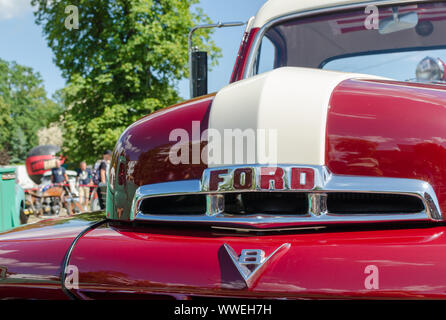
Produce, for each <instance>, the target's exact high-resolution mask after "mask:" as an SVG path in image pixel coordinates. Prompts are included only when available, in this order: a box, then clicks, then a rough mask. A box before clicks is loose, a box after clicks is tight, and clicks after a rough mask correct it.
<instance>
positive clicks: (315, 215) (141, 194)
mask: <svg viewBox="0 0 446 320" xmlns="http://www.w3.org/2000/svg"><path fill="white" fill-rule="evenodd" d="M247 167H248V168H253V169H254V170H255V169H258V168H260V167H266V166H262V165H250V166H230V167H220V168H211V169H206V170H205V171H204V173H203V178H202V180H201V181H200V180H185V181H173V182H164V183H158V184H152V185H145V186H141V187H139V188H138V189H137V191H136V193H135V197H134V200H133V203H132V218H131V220H140V221H156V222H185V223H199V224H211V225H226V226H230V225H231V226H232V225H240V226H247V227H259V228H274V227H282V228H283V227H287V226H295V225H316V224H318V225H321V224H330V223H358V222H387V221H418V220H443V217H442V214H441V210H440V206H439V204H438V200H437V197H436V195H435V192H434V190H433V188H432V187H431V185H430V184H429V183H427V182H425V181H422V180H415V179H403V178H385V177H364V176H339V175H333V174H331V173H330V172H329V171H328V169H327V168H326V167H325V166H298V165H295V166H293V165H284V166H278V167H280V168H283V169H284V170H287V169H290V168H310V167H311V168H313V169H314V172H315V187H314V188H313V189H312V190H289V189H288V190H286V189H285V190H262V189H260V187H259V186H258V183H255V184H254V185H255V186H256V187H255V188H252V189H250V190H235V189H233V188H232V187H231V183H230V182H231V181H232V180H231V178H229V179H228V178H226V179H223V182H222V185H223V190H219V191H209V187H208V186H209V176H210V172H211V171H213V170H221V169H228V172H233V171H231V170H234V169H235V168H247ZM273 167H275V166H273ZM227 176H229V177H232V175H231V174H228V175H227ZM240 192H304V193H307V194H308V198H309V202H310V206H309V207H310V210H309V212H308V213H307V214H304V215H294V216H292V215H283V216H280V215H276V216H272V215H262V214H254V215H244V216H237V215H230V214H225V213H224V197H223V195H224V194H225V193H240ZM330 192H347V193H348V192H354V193H380V194H385V193H388V194H397V195H398V194H399V195H409V196H414V197H418V198H419V199H420V200H421V201H422V202H423V204H424V207H425V210H423V211H421V212H418V213H403V212H402V213H392V214H390V213H389V214H380V213H377V214H334V213H329V212H327V206H326V196H327V193H330ZM191 194H195V195H200V194H202V195H206V197H207V204H206V207H207V210H206V213H201V212H197V214H192V215H150V214H144V213H142V212H140V211H139V207H140V204H141V202H142V201H143V200H144V199H147V198H150V197H163V196H175V195H191Z"/></svg>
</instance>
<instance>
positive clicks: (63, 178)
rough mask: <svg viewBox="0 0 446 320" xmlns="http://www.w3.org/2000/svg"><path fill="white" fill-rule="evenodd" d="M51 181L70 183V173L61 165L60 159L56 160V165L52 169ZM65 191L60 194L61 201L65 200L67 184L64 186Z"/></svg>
mask: <svg viewBox="0 0 446 320" xmlns="http://www.w3.org/2000/svg"><path fill="white" fill-rule="evenodd" d="M51 182H52V183H53V184H65V183H68V175H67V172H66V170H65V168H64V167H61V165H60V160H59V159H57V160H56V167H55V168H53V169H51ZM62 188H63V192H62V194H61V195H60V201H61V203H64V202H65V192H66V191H65V186H63V187H62Z"/></svg>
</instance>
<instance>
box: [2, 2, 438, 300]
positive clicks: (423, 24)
mask: <svg viewBox="0 0 446 320" xmlns="http://www.w3.org/2000/svg"><path fill="white" fill-rule="evenodd" d="M370 5H373V6H375V7H372V8H370V7H369V6H370ZM374 8H378V9H379V10H378V13H379V16H380V20H379V23H378V24H376V25H372V27H371V28H368V27H367V25H366V22H367V21H368V20H369V19H368V17H369V16H368V15H369V14H370V11H367V10H368V9H372V10H373V9H374ZM445 11H446V2H445V1H423V2H416V1H376V2H369V1H367V2H365V1H358V0H339V1H328V0H318V1H294V0H282V1H280V0H270V1H268V2H267V3H266V4H265V5H264V6H263V7H262V8H261V9H260V10H259V12H258V14H257V15H256V17H254V18H252V19H251V20H250V21H249V22H248V25H247V28H246V33H245V35H244V38H243V40H242V43H241V47H240V51H239V54H238V57H237V61H236V63H235V67H234V72H233V76H232V79H231V83H230V84H229V85H228V86H227V87H225V88H223V89H221V90H220V91H219V92H217V93H216V94H210V95H205V96H201V97H198V98H196V99H193V100H190V101H187V102H184V103H181V104H178V105H175V106H172V107H171V108H168V109H163V110H160V111H158V112H156V113H153V114H150V115H148V116H146V117H144V118H142V119H140V120H138V121H137V122H135V123H134V124H132V125H131V126H129V127H128V128H127V129H126V130H125V131H124V132H123V133H122V135H121V137H120V138H119V140H118V142H117V144H116V147H115V150H114V153H113V157H112V162H111V166H110V172H109V177H110V178H109V185H108V189H107V207H106V212H105V217H104V213H100V212H99V213H89V214H83V215H79V216H77V217H75V218H68V219H54V220H51V221H44V222H41V223H39V224H35V225H33V226H27V227H22V228H18V229H17V230H14V231H12V232H7V233H3V234H1V235H0V243H1V245H2V250H5V251H6V252H4V253H1V258H5V259H4V260H2V261H5V262H4V263H3V264H4V265H3V266H2V267H3V268H4V269H5V270H6V271H5V272H4V276H3V279H1V280H0V297H4V298H49V299H66V298H77V299H111V298H130V299H131V298H135V297H138V298H148V299H150V298H152V299H160V298H165V299H180V300H186V299H195V298H222V297H223V298H276V299H302V298H313V299H328V298H333V299H339V298H358V299H359V298H360V299H364V298H389V299H395V298H399V299H411V298H417V299H422V298H443V299H444V298H446V294H445V292H446V290H445V289H446V274H445V270H446V259H445V247H446V228H445V225H444V220H445V214H446V213H445V212H446V188H445V186H446V126H445V123H446V87H445V86H444V85H443V84H442V83H441V80H442V79H441V78H439V77H438V75H439V74H441V72H438V70H439V69H440V71H441V67H439V66H438V68H439V69H438V68H436V67H431V66H429V67H427V68H426V69H424V68H422V69H423V73H428V74H431V75H432V76H435V77H433V78H432V79H430V78H431V77H424V76H423V77H418V78H416V79H414V75H416V69H417V65H418V64H419V63H420V61H422V60H423V59H424V57H426V56H432V55H434V53H436V52H439V51H437V50H444V49H445V48H446V38H445V37H444V34H445V30H446V19H445V17H444V12H445ZM268 41H269V49H270V50H269V51H268V50H267V49H268V45H267V43H268ZM268 52H269V54H268ZM401 54H410V55H411V59H402V56H401ZM435 56H437V54H435ZM390 57H392V59H390ZM264 58H265V59H266V63H263V62H262V61H265V59H264ZM440 58H441V57H440ZM346 59H347V60H346ZM379 61H381V64H380V68H379V70H378V72H371V71H372V69H374V68H373V66H372V65H367V66H366V65H365V63H369V62H373V63H378V62H379ZM383 62H386V63H385V64H382V63H383ZM391 62H393V64H392V63H391ZM429 65H431V64H429ZM353 66H354V67H356V68H359V67H361V68H363V70H357V71H356V72H359V71H361V72H363V73H361V74H358V73H354V72H352V71H354V70H350V69H349V68H352V67H353ZM432 66H434V64H432ZM436 75H437V76H436ZM407 79H414V80H410V81H407ZM198 125H199V126H198ZM197 128H198V129H197ZM208 129H213V131H212V132H211V131H210V130H208ZM175 130H177V131H175ZM225 130H232V131H233V132H234V131H236V130H238V131H236V132H242V133H243V132H247V133H249V132H254V133H253V134H254V137H258V136H256V135H260V134H259V132H264V131H262V130H276V135H275V137H276V138H277V140H272V142H271V143H270V145H273V146H274V145H276V146H277V152H276V153H275V157H274V158H273V159H269V158H267V157H266V156H265V154H263V155H262V153H263V152H262V149H256V148H261V147H262V143H263V142H265V139H263V140H261V139H257V138H256V139H255V140H254V142H255V143H254V145H249V144H248V143H247V144H243V143H240V145H241V146H242V148H241V150H237V149H235V144H232V145H231V148H228V149H224V150H225V152H216V150H217V149H216V148H217V146H218V145H216V144H212V143H215V141H217V140H218V139H215V137H217V136H218V134H219V135H220V137H224V131H225ZM172 132H177V133H178V132H179V133H181V134H182V135H184V136H186V135H187V136H188V137H192V138H191V139H184V140H183V139H179V138H178V139H172V138H171V136H172ZM210 132H211V133H210ZM217 133H218V134H217ZM212 134H213V135H214V136H213V139H210V135H212ZM272 136H274V135H272ZM148 137H149V138H148ZM233 138H234V137H233V136H231V137H230V139H231V142H232V139H233ZM245 138H246V140H248V138H249V137H243V136H242V140H243V139H245ZM222 139H223V138H222ZM180 140H181V141H180ZM267 141H270V140H267ZM221 145H223V146H224V143H223V141H222V144H221ZM221 145H220V147H221ZM233 146H234V147H233ZM211 147H213V148H211ZM251 147H255V148H254V150H256V151H255V152H253V153H254V159H253V158H251V156H252V155H253V154H252V153H250V152H251V151H249V150H253V149H252V148H251ZM263 147H265V146H263ZM265 149H268V148H267V147H265ZM172 150H174V152H173V151H172ZM210 150H213V151H215V152H214V153H212V152H210ZM228 150H230V151H232V150H237V151H238V152H235V154H233V155H232V157H230V159H225V158H224V157H223V155H225V156H226V155H228ZM259 150H260V151H259ZM179 151H182V152H184V153H185V154H187V157H184V158H181V157H178V155H179ZM263 151H264V150H263ZM273 151H274V150H273ZM194 152H195V154H198V156H199V157H198V158H199V159H198V160H197V158H195V160H194V158H193V154H194ZM203 154H204V155H206V156H207V157H200V156H202V155H203ZM272 154H274V152H273V153H272ZM217 155H221V157H220V158H218V156H217ZM239 155H243V157H241V158H242V159H240V158H237V156H239ZM172 158H173V159H176V160H178V158H180V160H181V161H178V162H174V161H173V160H172ZM265 158H266V160H265ZM237 159H238V160H237ZM210 160H212V161H210ZM24 240H26V241H24ZM49 240H50V241H51V246H48V245H47V244H48V242H50V241H49ZM37 248H39V250H36V249H37ZM42 250H43V251H42ZM29 261H32V262H33V263H32V264H30V263H28V264H21V262H29ZM73 274H76V275H78V277H72V275H73ZM74 278H75V279H79V283H75V284H74V283H72V282H70V281H71V280H73V279H74ZM31 279H32V281H33V282H32V283H33V285H29V283H30V280H31Z"/></svg>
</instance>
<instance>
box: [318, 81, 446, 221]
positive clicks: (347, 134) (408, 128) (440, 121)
mask: <svg viewBox="0 0 446 320" xmlns="http://www.w3.org/2000/svg"><path fill="white" fill-rule="evenodd" d="M326 164H327V166H328V168H329V169H330V171H331V172H333V173H335V174H345V175H361V176H378V177H381V176H382V177H396V178H412V179H420V180H424V181H427V182H429V183H430V184H431V185H432V186H433V188H434V191H435V192H436V194H437V197H438V200H439V203H440V207H441V209H442V212H443V214H444V213H445V212H446V188H445V187H446V185H445V182H446V89H445V87H443V86H436V85H421V84H414V83H411V84H410V83H405V82H396V81H376V80H375V81H360V80H347V81H344V82H342V83H341V84H340V85H338V87H337V88H336V89H335V90H334V92H333V94H332V97H331V101H330V109H329V112H328V118H327V137H326Z"/></svg>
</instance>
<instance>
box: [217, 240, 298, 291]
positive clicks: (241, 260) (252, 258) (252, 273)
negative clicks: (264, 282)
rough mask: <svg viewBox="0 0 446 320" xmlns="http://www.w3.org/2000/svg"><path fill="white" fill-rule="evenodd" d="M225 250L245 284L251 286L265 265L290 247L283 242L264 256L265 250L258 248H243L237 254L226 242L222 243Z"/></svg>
mask: <svg viewBox="0 0 446 320" xmlns="http://www.w3.org/2000/svg"><path fill="white" fill-rule="evenodd" d="M223 246H224V248H225V249H226V252H227V253H228V254H229V257H230V258H231V260H232V262H233V263H234V265H235V267H236V268H237V270H238V271H239V272H240V275H241V276H242V278H243V280H244V281H245V283H246V286H247V287H248V288H249V287H251V286H252V285H253V284H254V282H255V281H256V280H257V279H258V277H259V276H260V275H261V274H262V271H263V270H265V268H266V266H267V265H268V264H269V263H271V262H272V261H273V260H274V259H278V258H279V257H281V256H282V255H283V254H285V252H287V251H288V249H289V248H290V247H291V244H290V243H284V244H282V245H281V246H280V247H278V248H277V249H276V250H274V251H273V253H271V254H270V255H269V256H268V257H265V252H264V251H263V250H260V249H243V250H242V251H241V253H240V255H239V256H238V255H237V254H236V253H235V251H234V250H233V249H232V248H231V246H230V245H228V244H226V243H225V244H223Z"/></svg>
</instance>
